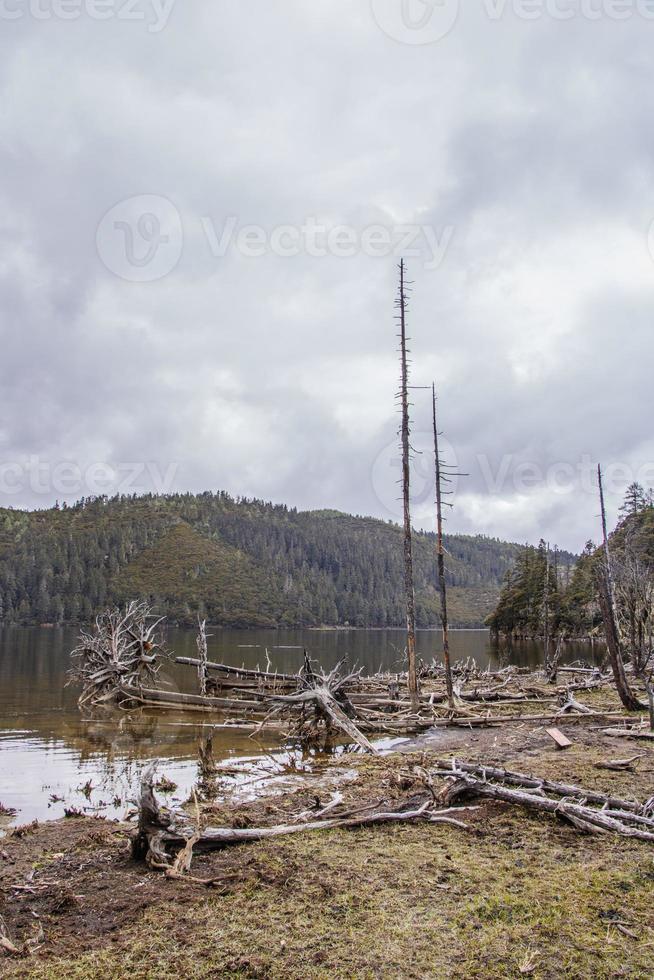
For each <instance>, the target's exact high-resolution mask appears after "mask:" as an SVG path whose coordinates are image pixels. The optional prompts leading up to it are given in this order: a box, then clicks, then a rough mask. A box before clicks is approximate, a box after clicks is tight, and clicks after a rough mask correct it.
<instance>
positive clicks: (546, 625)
mask: <svg viewBox="0 0 654 980" xmlns="http://www.w3.org/2000/svg"><path fill="white" fill-rule="evenodd" d="M543 641H544V643H545V663H547V662H548V660H549V655H550V546H549V543H548V545H547V548H546V550H545V586H544V589H543Z"/></svg>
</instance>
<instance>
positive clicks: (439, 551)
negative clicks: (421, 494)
mask: <svg viewBox="0 0 654 980" xmlns="http://www.w3.org/2000/svg"><path fill="white" fill-rule="evenodd" d="M431 394H432V420H433V425H434V456H435V460H436V463H435V466H436V559H437V561H436V564H437V567H438V591H439V594H440V600H441V626H442V629H443V665H444V667H445V689H446V691H447V703H448V705H449V706H450V708H454V688H453V685H452V666H451V663H450V636H449V626H448V620H447V586H446V583H445V547H444V545H443V487H442V470H441V457H440V452H439V448H438V424H437V421H436V385H435V384H432V386H431Z"/></svg>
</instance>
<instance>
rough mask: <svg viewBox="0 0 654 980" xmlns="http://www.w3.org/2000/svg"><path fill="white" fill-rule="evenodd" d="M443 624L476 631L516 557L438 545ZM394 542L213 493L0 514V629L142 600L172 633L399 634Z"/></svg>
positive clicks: (82, 616)
mask: <svg viewBox="0 0 654 980" xmlns="http://www.w3.org/2000/svg"><path fill="white" fill-rule="evenodd" d="M446 546H447V551H448V559H447V575H448V580H449V584H450V593H449V596H450V606H451V620H452V623H453V625H459V626H480V625H481V624H482V623H483V621H484V619H485V617H486V616H487V615H488V613H489V612H490V611H491V610H492V609H493V607H494V606H495V603H496V602H497V597H498V594H499V590H500V586H501V583H502V581H503V579H504V576H505V574H506V572H507V571H508V570H509V569H510V568H511V567H512V565H513V563H514V561H515V559H516V557H517V555H518V553H519V551H520V548H519V546H518V545H514V544H507V543H505V542H501V541H497V540H494V539H490V538H484V537H468V536H465V535H450V536H449V537H448V538H447V540H446ZM415 579H416V607H417V617H418V624H419V625H420V626H430V625H437V624H438V621H439V620H438V613H437V609H438V597H437V593H436V589H435V563H434V536H433V535H429V534H423V533H420V534H417V535H416V538H415ZM402 581H403V570H402V532H401V529H400V528H399V527H398V526H397V525H395V524H392V523H385V522H384V521H380V520H376V519H374V518H366V517H353V516H350V515H348V514H342V513H339V512H337V511H312V512H298V511H296V510H293V509H290V508H288V507H285V506H283V505H273V504H268V503H264V502H263V501H258V500H234V499H233V498H231V497H230V496H229V495H227V494H225V493H216V494H212V493H204V494H200V495H197V496H195V495H191V494H178V495H171V496H166V497H155V496H144V497H117V498H113V499H110V500H108V499H93V500H82V501H80V502H79V503H78V504H76V505H74V506H72V507H63V508H61V509H60V508H53V509H51V510H43V511H34V512H26V511H18V510H6V509H0V622H2V623H3V624H13V623H19V624H38V623H62V622H68V623H71V622H72V623H75V622H80V621H86V620H88V619H90V618H91V617H92V615H93V614H95V613H96V612H97V611H98V610H99V609H101V608H102V607H103V606H105V605H106V604H108V603H110V602H122V601H125V600H127V599H132V598H138V597H147V598H151V599H153V600H154V601H155V602H156V604H157V607H158V608H159V609H160V610H161V612H162V613H166V614H167V615H168V616H169V617H170V618H171V619H172V620H174V621H177V622H179V623H185V624H186V623H188V624H191V623H194V622H195V621H196V619H197V616H198V614H200V615H202V616H206V617H207V618H208V619H209V621H210V622H211V623H213V624H215V625H224V626H294V625H309V626H312V625H325V626H337V625H341V626H342V625H346V624H350V625H352V626H378V627H384V626H399V625H402V623H403V620H404V612H403V600H402Z"/></svg>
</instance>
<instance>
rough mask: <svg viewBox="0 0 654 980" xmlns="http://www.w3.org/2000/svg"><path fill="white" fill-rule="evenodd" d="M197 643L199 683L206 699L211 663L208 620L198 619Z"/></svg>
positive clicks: (201, 692)
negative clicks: (208, 667) (208, 648)
mask: <svg viewBox="0 0 654 980" xmlns="http://www.w3.org/2000/svg"><path fill="white" fill-rule="evenodd" d="M195 643H196V645H197V648H198V683H199V686H200V694H201V695H202V696H203V697H206V694H207V680H208V676H209V671H208V670H207V663H208V661H209V655H208V651H207V621H206V619H200V618H199V617H198V635H197V636H196V638H195Z"/></svg>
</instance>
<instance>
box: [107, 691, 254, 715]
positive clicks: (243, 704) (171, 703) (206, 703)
mask: <svg viewBox="0 0 654 980" xmlns="http://www.w3.org/2000/svg"><path fill="white" fill-rule="evenodd" d="M119 693H120V695H121V697H123V698H125V699H126V700H134V701H140V702H143V701H147V702H148V703H149V704H161V705H165V706H166V707H176V708H186V707H195V706H199V707H203V708H208V709H210V710H212V711H224V710H226V709H232V708H236V709H242V710H243V711H248V710H250V711H262V708H263V700H262V699H261V700H257V701H254V700H252V701H248V700H246V699H245V698H212V697H203V696H202V695H201V694H183V693H182V692H181V691H164V690H159V689H158V688H148V687H141V688H136V687H126V686H121V687H120V688H119Z"/></svg>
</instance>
